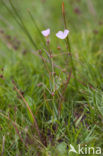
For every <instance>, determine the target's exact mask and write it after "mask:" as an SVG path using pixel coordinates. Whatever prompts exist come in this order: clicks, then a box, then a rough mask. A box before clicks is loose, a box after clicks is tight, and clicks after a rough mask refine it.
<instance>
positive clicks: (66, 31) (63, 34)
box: [56, 29, 69, 40]
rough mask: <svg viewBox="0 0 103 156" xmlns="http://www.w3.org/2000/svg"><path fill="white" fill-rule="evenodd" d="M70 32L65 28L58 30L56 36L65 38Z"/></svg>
mask: <svg viewBox="0 0 103 156" xmlns="http://www.w3.org/2000/svg"><path fill="white" fill-rule="evenodd" d="M68 34H69V30H67V29H65V30H64V32H63V31H58V33H56V36H57V37H58V38H60V39H62V40H63V39H65V38H66V37H67V36H68Z"/></svg>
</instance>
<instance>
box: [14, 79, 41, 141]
mask: <svg viewBox="0 0 103 156" xmlns="http://www.w3.org/2000/svg"><path fill="white" fill-rule="evenodd" d="M12 83H13V85H14V88H15V90H16V92H17V93H18V94H19V96H20V97H21V98H22V100H23V101H24V103H25V104H26V107H27V109H28V110H29V112H30V114H31V116H32V118H33V120H34V125H35V129H36V132H37V134H38V136H39V138H40V139H41V135H40V131H39V127H38V124H37V121H36V118H35V116H34V115H33V113H32V110H31V108H30V106H29V104H28V103H27V101H26V100H25V98H24V97H23V95H22V94H21V92H20V91H19V90H18V88H17V87H16V85H15V82H14V81H12Z"/></svg>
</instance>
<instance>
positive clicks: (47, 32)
mask: <svg viewBox="0 0 103 156" xmlns="http://www.w3.org/2000/svg"><path fill="white" fill-rule="evenodd" d="M41 33H42V35H43V36H45V37H48V36H49V35H50V29H46V30H43V31H42V32H41Z"/></svg>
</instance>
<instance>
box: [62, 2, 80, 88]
mask: <svg viewBox="0 0 103 156" xmlns="http://www.w3.org/2000/svg"><path fill="white" fill-rule="evenodd" d="M62 15H63V20H64V27H65V29H67V23H66V15H65V9H64V2H63V3H62ZM66 45H67V50H68V51H69V53H70V58H71V66H72V71H73V75H74V82H75V86H76V88H77V90H78V83H77V77H76V70H75V66H74V62H73V57H72V49H71V45H70V40H69V38H68V36H67V38H66Z"/></svg>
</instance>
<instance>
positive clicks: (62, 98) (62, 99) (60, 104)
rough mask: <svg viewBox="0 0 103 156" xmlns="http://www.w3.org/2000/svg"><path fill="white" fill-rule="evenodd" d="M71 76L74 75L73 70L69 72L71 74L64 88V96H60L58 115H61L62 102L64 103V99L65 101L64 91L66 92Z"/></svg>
mask: <svg viewBox="0 0 103 156" xmlns="http://www.w3.org/2000/svg"><path fill="white" fill-rule="evenodd" d="M71 76H72V70H71V71H70V73H69V76H68V78H67V81H66V83H65V86H64V89H63V92H62V96H61V98H60V102H59V107H58V115H59V116H60V113H61V109H62V103H63V101H64V93H65V91H66V88H67V86H68V84H69V82H70V79H71Z"/></svg>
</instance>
